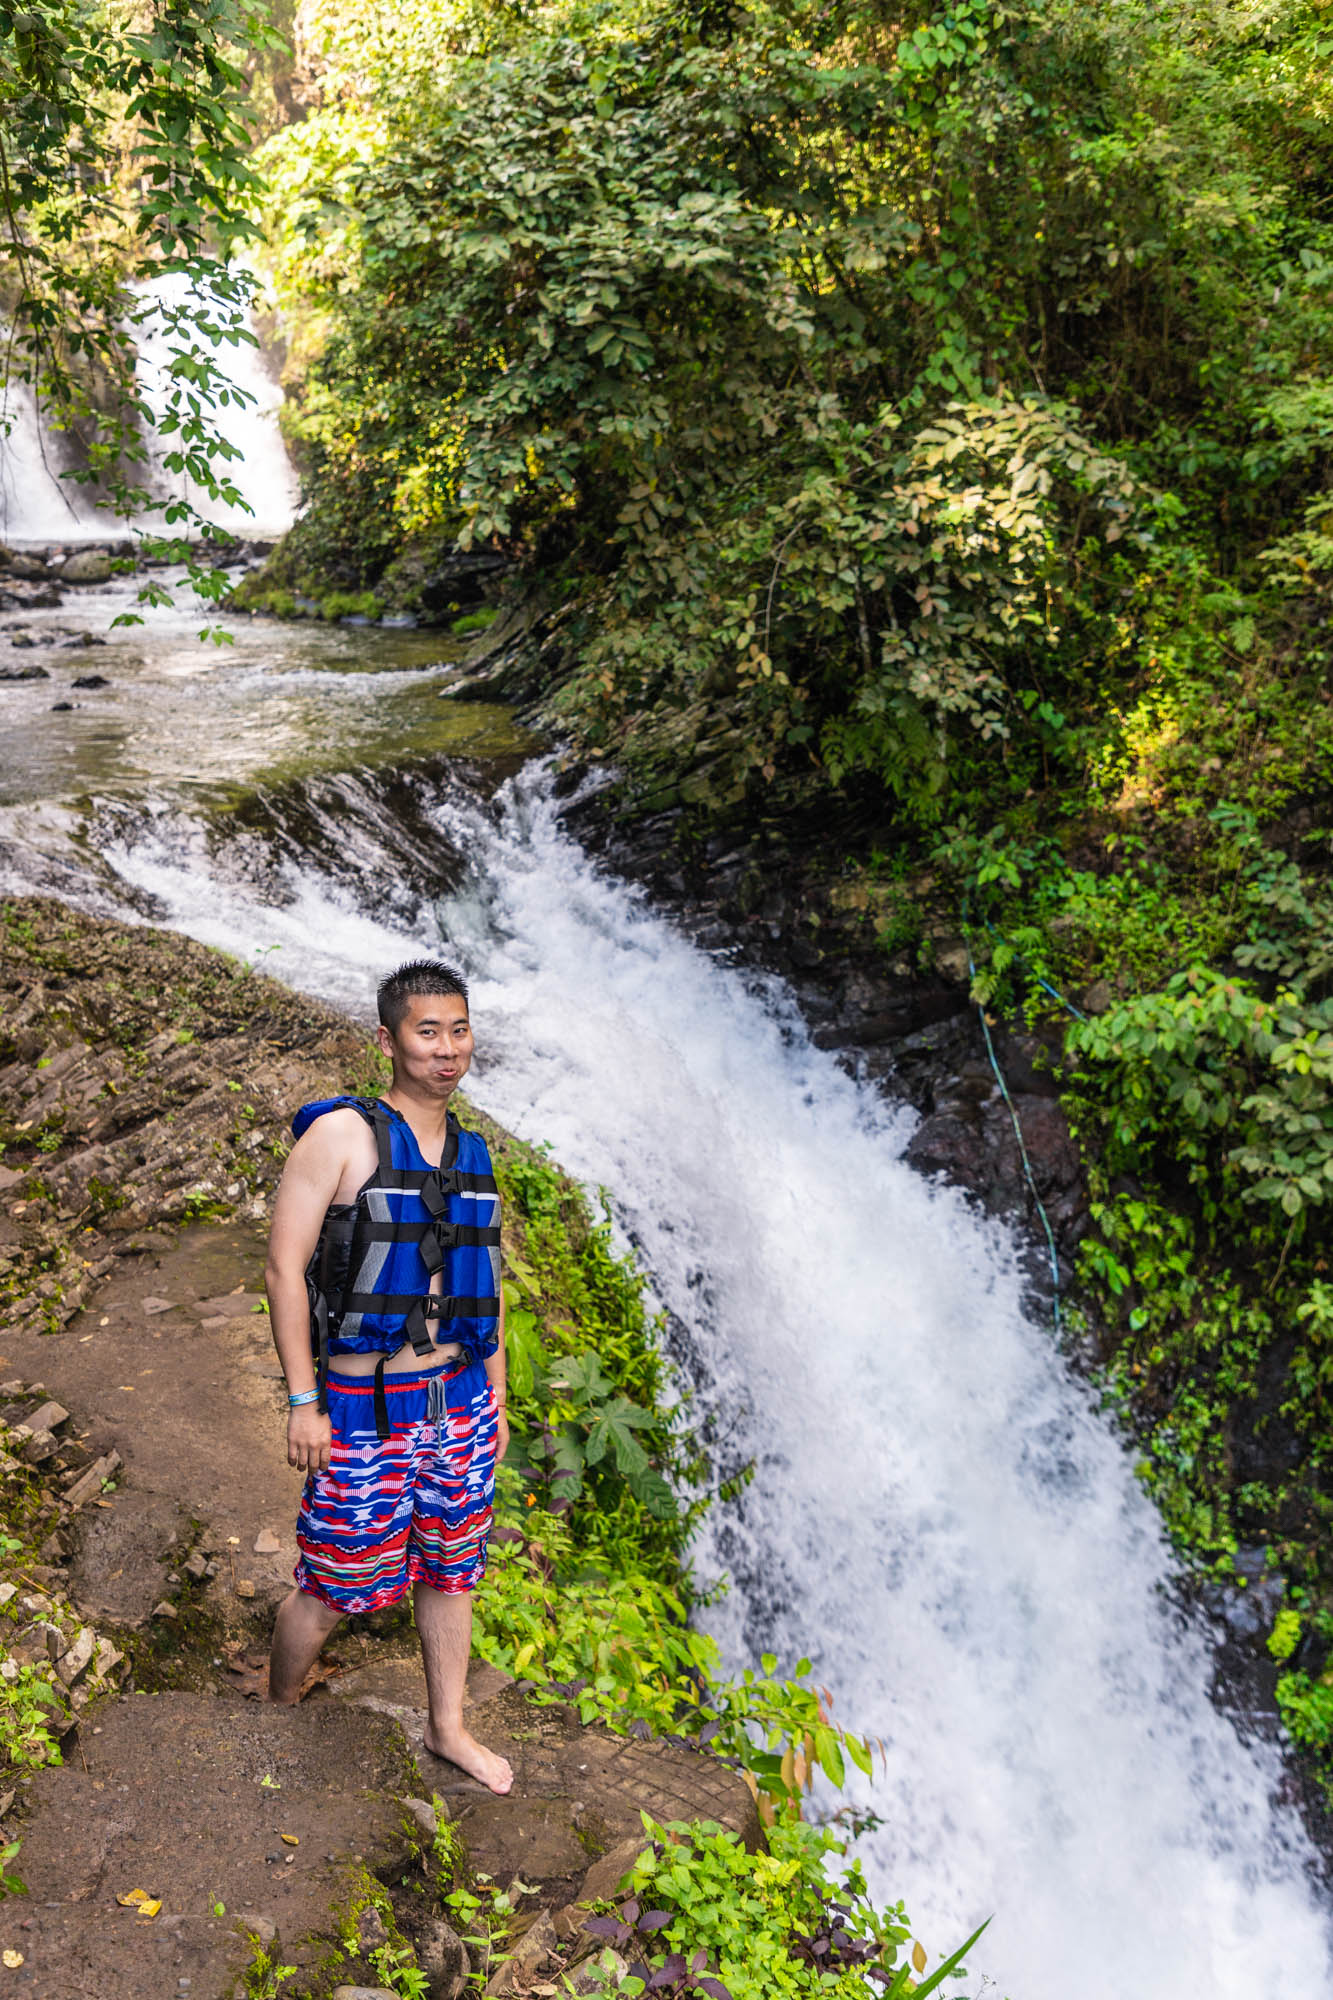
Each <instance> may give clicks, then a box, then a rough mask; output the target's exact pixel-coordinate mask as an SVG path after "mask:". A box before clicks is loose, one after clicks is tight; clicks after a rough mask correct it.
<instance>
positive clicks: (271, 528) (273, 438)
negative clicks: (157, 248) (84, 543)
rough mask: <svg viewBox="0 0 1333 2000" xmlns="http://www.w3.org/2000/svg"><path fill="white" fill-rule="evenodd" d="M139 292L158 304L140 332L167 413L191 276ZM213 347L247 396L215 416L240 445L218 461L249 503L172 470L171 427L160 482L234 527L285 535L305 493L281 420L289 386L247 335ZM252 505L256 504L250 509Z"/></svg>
mask: <svg viewBox="0 0 1333 2000" xmlns="http://www.w3.org/2000/svg"><path fill="white" fill-rule="evenodd" d="M140 296H141V298H142V299H143V300H145V301H146V302H148V303H149V304H150V305H151V307H152V311H151V312H150V314H149V316H148V317H147V318H146V319H145V320H144V323H143V326H142V328H141V329H140V332H139V336H138V341H139V358H138V369H137V373H138V380H139V386H140V389H141V390H142V392H143V395H144V398H145V400H146V401H147V403H148V404H149V407H150V408H151V409H152V411H153V414H154V417H155V418H157V419H160V418H161V417H162V416H163V414H164V412H165V411H166V410H167V408H168V407H169V399H170V392H171V376H170V369H171V364H172V357H173V354H174V353H175V352H176V351H177V350H178V349H180V348H181V347H183V346H186V345H187V344H188V342H187V340H186V339H184V338H182V336H181V335H179V334H177V333H176V332H175V331H174V330H173V329H174V315H176V314H177V313H179V312H180V311H181V309H182V308H183V307H184V306H186V305H187V304H188V303H189V301H190V287H189V281H188V280H187V279H186V278H185V277H184V276H182V275H181V274H179V273H177V274H175V275H173V276H171V277H168V278H159V279H156V280H155V281H154V282H153V283H152V284H151V285H145V286H144V287H143V288H142V292H141V294H140ZM197 344H200V345H204V344H205V343H197ZM209 351H210V352H212V353H213V355H214V357H215V358H216V360H217V362H218V364H219V366H220V367H221V368H222V369H223V371H224V373H225V374H226V375H227V376H228V378H229V380H230V381H231V382H232V384H233V385H234V386H235V388H236V389H238V390H239V391H240V392H241V394H242V396H243V397H244V398H246V399H248V400H245V401H240V402H232V403H231V404H229V406H228V407H226V408H225V409H218V410H216V411H215V412H214V417H213V421H214V423H215V425H216V427H217V429H218V430H219V431H220V432H221V433H222V435H223V436H224V437H225V438H226V439H227V441H228V443H229V444H231V445H233V446H234V447H235V449H236V451H237V453H238V456H237V457H236V458H234V459H231V460H229V461H227V463H225V464H223V463H222V462H220V461H219V463H218V464H217V465H216V466H215V468H214V469H215V471H216V472H218V473H219V475H225V476H226V477H227V478H229V479H231V480H232V481H233V482H234V483H235V485H236V486H237V487H238V488H239V489H240V492H241V495H242V497H243V499H244V501H245V503H246V506H245V507H227V506H224V505H223V504H222V503H221V502H220V501H211V500H209V499H207V498H206V497H205V496H204V494H203V493H202V492H201V491H199V490H198V489H197V488H195V487H192V486H191V485H190V484H189V482H188V481H187V480H186V479H185V478H184V476H183V475H182V474H179V473H171V472H168V471H167V470H166V469H165V467H164V465H163V458H164V456H165V453H166V452H167V451H169V450H170V449H171V447H172V445H173V442H174V439H173V437H172V435H171V434H170V433H169V432H168V433H160V434H158V436H157V437H156V439H155V442H154V448H153V462H154V477H153V481H152V484H153V488H154V490H155V491H156V492H158V493H160V494H162V495H163V496H164V497H165V496H167V495H170V496H172V497H176V498H183V499H188V500H189V501H191V502H192V504H193V505H194V506H195V507H197V508H198V510H199V512H200V513H201V514H202V515H203V516H204V518H205V520H208V521H212V522H214V523H215V524H216V525H217V526H219V527H224V528H230V529H231V531H232V533H233V534H236V535H259V536H272V535H280V534H282V533H284V531H285V530H286V529H287V528H289V527H290V526H291V523H292V517H293V515H294V514H295V512H296V505H297V500H298V497H299V495H298V492H297V483H296V474H295V473H294V472H293V470H292V464H291V460H290V459H289V458H288V456H287V449H286V446H285V445H284V444H283V441H282V432H281V431H280V429H279V428H278V411H279V410H280V409H281V407H282V390H281V388H280V387H279V385H278V383H277V382H276V380H275V379H274V377H273V376H272V374H270V372H269V370H268V368H267V366H266V364H265V361H264V356H263V354H262V353H261V351H260V349H259V348H258V347H254V346H251V345H250V344H249V343H248V342H241V343H239V344H237V345H236V346H232V345H230V344H229V343H223V345H221V346H220V347H218V348H217V349H213V350H209ZM246 507H248V508H249V509H250V511H249V512H248V513H247V512H246Z"/></svg>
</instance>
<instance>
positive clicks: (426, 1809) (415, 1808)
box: [403, 1798, 439, 1841]
mask: <svg viewBox="0 0 1333 2000" xmlns="http://www.w3.org/2000/svg"><path fill="white" fill-rule="evenodd" d="M403 1805H404V1807H405V1809H406V1811H407V1812H408V1814H409V1815H410V1816H411V1818H412V1819H413V1820H414V1821H415V1823H416V1826H417V1830H418V1832H419V1833H420V1834H421V1837H422V1839H423V1840H427V1841H431V1840H434V1838H435V1835H436V1832H437V1831H438V1828H439V1821H438V1820H437V1819H436V1816H435V1808H434V1806H428V1805H427V1804H426V1801H425V1800H424V1799H414V1798H405V1799H404V1800H403Z"/></svg>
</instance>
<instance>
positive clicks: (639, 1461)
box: [516, 1347, 678, 1520]
mask: <svg viewBox="0 0 1333 2000" xmlns="http://www.w3.org/2000/svg"><path fill="white" fill-rule="evenodd" d="M519 1353H520V1379H526V1380H527V1381H528V1382H530V1383H531V1387H532V1390H533V1391H534V1392H535V1394H536V1397H537V1400H538V1402H539V1403H540V1404H541V1406H542V1413H541V1418H540V1422H539V1424H538V1426H537V1427H536V1429H535V1430H534V1432H533V1434H532V1435H531V1436H530V1437H529V1438H528V1439H527V1441H526V1445H525V1447H524V1454H525V1455H524V1456H523V1457H520V1458H518V1459H517V1460H516V1465H517V1469H518V1470H519V1472H520V1474H526V1476H527V1477H528V1478H529V1479H530V1480H531V1481H532V1483H533V1485H534V1486H536V1487H538V1488H539V1489H541V1490H543V1492H544V1494H545V1496H546V1504H547V1506H548V1507H550V1508H551V1510H552V1511H553V1512H557V1513H558V1512H560V1511H561V1510H562V1509H563V1508H566V1507H569V1506H572V1505H573V1503H574V1502H575V1501H576V1500H577V1499H578V1498H579V1497H580V1495H581V1494H582V1492H583V1483H584V1478H585V1475H586V1474H587V1472H588V1471H590V1470H591V1469H592V1468H594V1467H596V1466H599V1465H601V1464H603V1463H604V1462H605V1463H606V1465H607V1468H608V1471H609V1470H611V1469H612V1468H614V1471H615V1472H616V1473H617V1474H619V1476H620V1477H621V1478H622V1479H623V1480H624V1482H625V1484H626V1486H627V1487H628V1489H629V1491H630V1492H631V1493H632V1494H633V1495H634V1497H635V1499H636V1500H638V1501H640V1502H641V1504H642V1505H643V1506H644V1507H645V1508H646V1509H647V1511H648V1512H649V1513H650V1514H654V1515H656V1516H658V1518H659V1519H662V1520H675V1519H676V1518H677V1512H678V1510H677V1504H676V1496H675V1494H674V1493H673V1492H672V1490H671V1488H670V1486H668V1484H667V1482H666V1480H665V1479H663V1477H662V1475H661V1473H659V1472H654V1470H653V1468H652V1466H651V1464H650V1463H649V1459H648V1454H647V1452H646V1451H645V1450H644V1448H643V1446H642V1445H641V1444H640V1442H639V1440H638V1438H637V1437H636V1436H635V1432H636V1431H656V1432H659V1433H660V1431H661V1429H662V1419H661V1417H660V1416H659V1415H658V1414H657V1412H655V1411H653V1410H645V1409H644V1408H643V1407H642V1406H641V1405H640V1404H638V1403H632V1402H630V1400H629V1398H628V1397H627V1396H622V1395H620V1394H619V1393H618V1391H617V1389H616V1385H615V1384H614V1382H612V1381H611V1380H609V1378H608V1377H607V1376H606V1375H604V1374H603V1372H602V1364H601V1362H600V1361H599V1360H598V1358H597V1356H596V1355H595V1354H592V1353H584V1354H576V1355H570V1356H568V1357H567V1358H566V1359H565V1360H563V1361H556V1362H553V1363H552V1364H551V1365H550V1367H549V1368H547V1369H543V1370H541V1371H540V1372H538V1373H537V1374H536V1375H535V1377H534V1376H533V1375H532V1373H531V1371H530V1370H529V1371H527V1373H526V1377H525V1372H524V1370H523V1368H522V1360H523V1358H525V1356H524V1350H523V1348H522V1347H520V1349H519Z"/></svg>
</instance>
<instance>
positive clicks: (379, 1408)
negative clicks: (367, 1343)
mask: <svg viewBox="0 0 1333 2000" xmlns="http://www.w3.org/2000/svg"><path fill="white" fill-rule="evenodd" d="M387 1359H388V1356H387V1355H385V1354H381V1356H380V1358H379V1360H378V1361H377V1362H376V1363H375V1435H376V1437H377V1438H378V1439H379V1441H380V1443H381V1444H384V1443H385V1442H386V1440H387V1439H388V1436H389V1399H388V1397H387V1396H386V1395H385V1393H384V1364H385V1362H386V1361H387Z"/></svg>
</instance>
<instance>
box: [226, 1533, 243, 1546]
mask: <svg viewBox="0 0 1333 2000" xmlns="http://www.w3.org/2000/svg"><path fill="white" fill-rule="evenodd" d="M240 1546H241V1538H240V1536H239V1535H228V1537H227V1547H228V1548H229V1549H239V1547H240Z"/></svg>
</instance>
